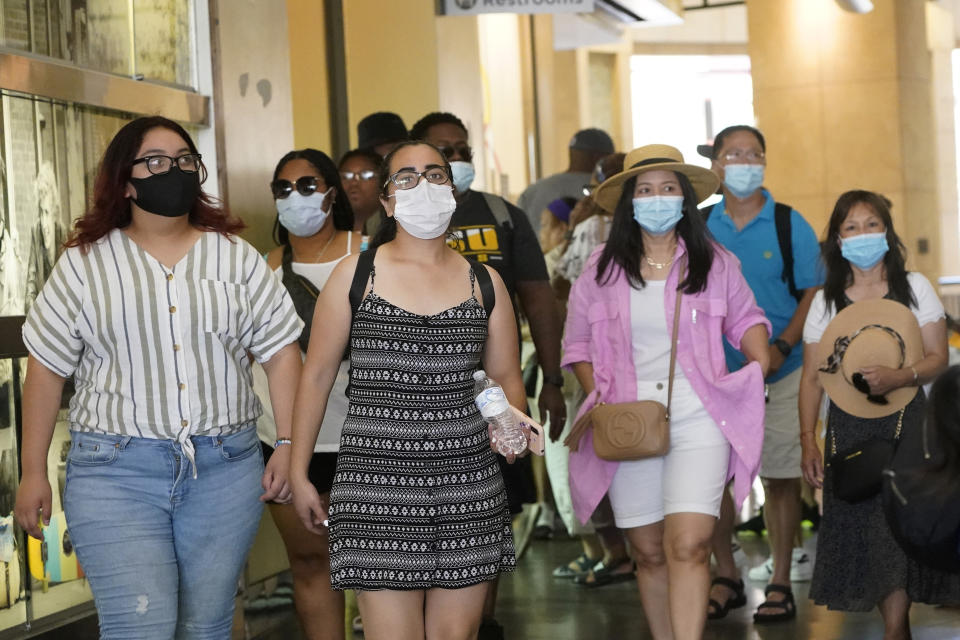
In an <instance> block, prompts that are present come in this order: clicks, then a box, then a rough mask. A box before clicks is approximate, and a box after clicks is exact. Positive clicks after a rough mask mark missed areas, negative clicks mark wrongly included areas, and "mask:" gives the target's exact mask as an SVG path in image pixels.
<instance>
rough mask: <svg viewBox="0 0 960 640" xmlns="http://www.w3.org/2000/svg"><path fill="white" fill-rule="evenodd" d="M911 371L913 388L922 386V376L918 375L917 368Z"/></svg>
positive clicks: (912, 368) (911, 368)
mask: <svg viewBox="0 0 960 640" xmlns="http://www.w3.org/2000/svg"><path fill="white" fill-rule="evenodd" d="M910 370H911V371H913V386H915V387H919V386H920V374H918V373H917V368H916V367H910Z"/></svg>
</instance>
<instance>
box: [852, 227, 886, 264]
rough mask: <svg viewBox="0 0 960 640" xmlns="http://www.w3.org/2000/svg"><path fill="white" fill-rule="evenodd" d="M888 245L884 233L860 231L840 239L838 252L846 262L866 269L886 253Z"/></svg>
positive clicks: (881, 258)
mask: <svg viewBox="0 0 960 640" xmlns="http://www.w3.org/2000/svg"><path fill="white" fill-rule="evenodd" d="M889 250H890V245H888V244H887V234H886V233H861V234H860V235H858V236H850V237H849V238H842V239H841V240H840V253H841V254H842V255H843V257H844V258H846V259H847V262H849V263H850V264H852V265H854V266H856V267H859V268H860V269H863V270H866V269H869V268H871V267H873V266H875V265H876V264H877V263H878V262H880V261H881V260H883V256H885V255H887V251H889Z"/></svg>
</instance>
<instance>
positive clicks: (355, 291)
mask: <svg viewBox="0 0 960 640" xmlns="http://www.w3.org/2000/svg"><path fill="white" fill-rule="evenodd" d="M376 255H377V248H376V247H373V248H372V249H367V250H366V251H362V252H360V257H359V258H358V259H357V268H356V270H355V271H354V272H353V283H352V284H351V285H350V312H351V315H352V314H354V313H356V312H357V309H359V308H360V303H361V302H363V294H364V292H365V291H366V290H367V281H368V280H369V279H370V272H371V271H372V270H373V259H374V257H376Z"/></svg>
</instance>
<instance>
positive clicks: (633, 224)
mask: <svg viewBox="0 0 960 640" xmlns="http://www.w3.org/2000/svg"><path fill="white" fill-rule="evenodd" d="M674 174H675V175H676V176H677V181H678V182H679V183H680V190H681V191H682V192H683V218H681V219H680V222H678V223H677V226H676V230H677V235H678V236H679V237H680V238H682V239H683V242H684V244H685V245H686V251H687V277H686V278H685V279H684V280H683V282H681V283H680V284H679V285H678V287H677V289H682V290H683V291H684V292H685V293H698V292H700V291H703V290H704V289H705V288H706V286H707V275H708V274H709V273H710V267H711V266H712V265H713V254H714V247H713V241H712V239H711V236H710V232H709V231H707V224H706V222H705V221H704V219H703V215H702V214H701V213H700V211H699V209H697V194H696V192H694V190H693V185H692V184H690V180H689V179H688V178H687V176H686V175H684V174H682V173H680V172H676V171H675V172H674ZM636 184H637V176H633V177H632V178H630V179H629V180H627V181H626V182H624V183H623V188H622V189H623V190H622V191H621V192H620V200H619V201H618V202H617V206H616V208H615V209H614V210H613V222H612V224H611V226H610V237H609V239H608V240H607V243H606V244H605V245H604V247H603V253H601V254H600V261H599V262H598V263H597V278H596V280H597V284H599V285H601V286H603V285H605V284H607V283H609V282H610V280H611V278H613V275H614V269H613V265H616V266H618V267H620V268H621V269H623V270H624V272H625V273H626V274H627V278H628V279H629V281H630V286H632V287H633V288H635V289H642V288H643V287H644V286H646V283H645V282H644V280H643V276H642V275H641V273H640V271H641V264H642V262H643V258H644V256H645V253H644V249H643V234H642V232H641V230H640V225H638V224H637V221H636V220H634V218H633V191H634V188H635V187H636Z"/></svg>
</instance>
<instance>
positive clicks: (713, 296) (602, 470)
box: [562, 240, 770, 522]
mask: <svg viewBox="0 0 960 640" xmlns="http://www.w3.org/2000/svg"><path fill="white" fill-rule="evenodd" d="M602 251H603V245H601V246H599V247H597V249H596V250H594V252H593V254H592V255H591V256H590V259H589V260H588V262H587V264H586V267H585V268H584V271H583V274H582V275H581V276H580V277H579V278H578V279H577V281H576V282H575V283H574V285H573V288H572V289H571V291H570V300H569V303H568V312H567V324H566V333H565V335H564V340H563V350H564V353H563V361H562V365H563V366H564V367H565V368H568V369H569V368H572V365H573V364H574V363H577V362H589V363H591V364H592V365H593V379H594V383H595V384H596V388H595V390H594V391H593V393H591V394H590V395H589V396H587V399H586V400H585V401H584V403H583V406H581V407H580V411H579V412H578V413H577V418H579V417H580V416H581V415H583V414H584V413H586V412H587V411H588V410H589V409H591V408H592V407H593V406H594V405H595V404H596V403H597V402H598V401H599V400H600V399H602V400H603V401H604V402H607V403H614V402H634V401H636V400H638V398H637V373H636V370H635V368H634V363H633V346H632V331H631V321H630V282H629V280H628V278H627V276H626V274H625V273H624V272H623V270H622V269H620V267H618V266H617V265H616V264H615V263H611V266H610V268H611V269H612V270H613V274H612V277H611V278H610V280H609V281H607V282H606V283H605V284H604V285H603V286H600V285H598V284H597V281H596V276H597V262H599V259H600V254H601V252H602ZM685 254H686V249H685V246H684V244H683V241H682V240H680V241H679V242H678V246H677V251H676V255H675V256H674V260H673V266H672V267H671V268H670V273H669V275H668V276H667V282H666V286H665V288H664V301H663V302H664V308H663V313H665V314H666V321H667V328H668V331H670V330H672V328H673V314H674V307H675V305H676V301H677V298H676V295H677V282H678V278H679V267H678V265H679V264H680V262H681V256H684V255H685ZM684 262H685V261H684ZM651 311H652V310H651ZM680 314H681V315H680V323H679V326H678V328H677V364H678V365H679V366H680V368H681V369H682V370H683V374H684V375H685V376H686V378H687V380H688V381H689V383H690V386H691V387H693V390H694V391H695V392H696V394H697V396H698V397H699V398H700V400H701V402H703V406H704V407H705V408H706V410H707V412H708V413H709V414H710V416H711V417H712V418H713V419H714V420H715V421H716V423H717V426H718V427H719V428H720V430H721V431H722V432H723V434H724V435H725V436H726V438H727V440H728V441H729V442H730V462H729V465H728V470H727V480H728V481H729V479H730V478H733V479H734V496H735V499H736V502H737V506H738V507H739V505H741V504H742V503H743V500H744V499H745V498H746V497H747V495H748V494H749V492H750V486H751V485H752V484H753V480H754V479H755V478H756V475H757V471H758V469H759V467H760V449H761V447H762V445H763V418H764V397H763V373H762V372H761V370H760V365H759V364H757V363H756V362H751V363H750V364H748V365H746V366H745V367H743V368H742V369H740V370H739V371H736V372H734V373H730V372H729V371H727V364H726V359H725V357H724V353H723V337H724V336H726V338H727V339H728V340H729V341H730V344H732V345H733V346H734V347H736V348H738V349H739V348H740V339H741V338H742V337H743V334H744V333H746V331H747V329H749V328H750V327H753V326H755V325H758V324H760V325H763V326H765V327H766V328H767V332H768V333H769V332H770V323H769V322H768V321H767V318H766V316H764V314H763V311H762V310H761V309H760V307H758V306H757V303H756V301H755V300H754V298H753V292H752V291H751V290H750V287H749V286H748V285H747V281H746V280H745V279H744V277H743V274H742V273H741V271H740V261H739V260H737V258H736V257H734V255H733V254H732V253H730V252H728V251H727V250H725V249H723V248H722V247H721V246H720V245H718V244H714V258H713V265H712V266H711V268H710V274H709V277H708V278H707V286H706V288H705V289H704V290H703V291H701V292H699V293H696V294H692V295H691V294H688V293H684V294H683V298H682V299H681V301H680ZM618 465H619V463H617V462H610V461H607V460H601V459H600V458H598V457H597V456H596V454H594V452H593V432H592V430H588V431H587V432H586V434H585V435H584V437H583V439H582V440H581V441H580V447H579V449H578V450H577V451H574V452H571V454H570V492H571V494H572V497H573V506H574V511H575V513H576V515H577V517H578V518H579V519H580V521H581V522H586V521H587V519H588V518H589V517H590V515H591V514H592V513H593V511H594V509H595V508H596V507H597V504H599V503H600V500H601V499H602V498H603V496H604V495H605V494H606V492H607V490H608V489H609V488H610V483H611V481H612V480H613V475H614V473H616V471H617V466H618ZM690 473H696V469H691V470H690ZM638 490H643V487H638Z"/></svg>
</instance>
